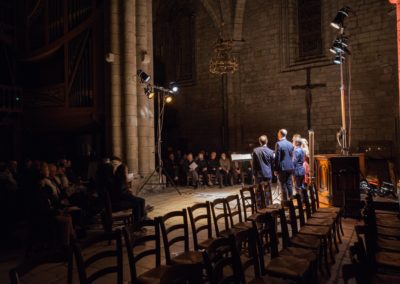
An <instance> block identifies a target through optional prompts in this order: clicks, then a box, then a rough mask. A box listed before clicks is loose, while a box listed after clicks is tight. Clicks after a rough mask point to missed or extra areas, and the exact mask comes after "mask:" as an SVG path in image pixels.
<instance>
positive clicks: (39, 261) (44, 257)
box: [9, 253, 65, 284]
mask: <svg viewBox="0 0 400 284" xmlns="http://www.w3.org/2000/svg"><path fill="white" fill-rule="evenodd" d="M64 261H65V257H64V256H60V255H59V254H55V253H41V254H35V255H32V256H30V257H28V258H25V259H24V261H23V262H22V263H21V264H19V265H18V266H16V267H14V268H12V269H11V270H10V271H9V276H10V283H11V284H20V283H21V278H23V277H24V276H25V275H27V274H28V273H29V272H31V271H33V270H34V269H35V268H37V267H39V266H41V265H44V264H49V263H63V262H64ZM22 282H23V283H24V281H22Z"/></svg>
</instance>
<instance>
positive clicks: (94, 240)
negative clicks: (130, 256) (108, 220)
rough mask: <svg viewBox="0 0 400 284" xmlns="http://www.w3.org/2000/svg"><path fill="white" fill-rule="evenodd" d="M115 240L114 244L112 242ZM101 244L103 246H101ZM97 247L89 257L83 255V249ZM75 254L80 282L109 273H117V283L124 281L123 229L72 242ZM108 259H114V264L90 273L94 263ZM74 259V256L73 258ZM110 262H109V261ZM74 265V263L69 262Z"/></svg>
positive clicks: (83, 282)
mask: <svg viewBox="0 0 400 284" xmlns="http://www.w3.org/2000/svg"><path fill="white" fill-rule="evenodd" d="M112 242H114V244H112ZM110 243H111V244H110ZM100 246H101V247H100ZM93 247H96V249H95V250H94V249H93V251H95V253H94V254H92V255H90V256H89V257H84V256H83V253H82V252H83V251H84V250H88V249H89V248H90V249H92V248H93ZM72 249H73V254H74V256H75V260H76V265H77V269H78V275H79V282H80V283H81V284H89V283H93V282H95V280H97V279H100V278H101V277H103V276H105V275H107V274H116V275H117V283H119V284H122V283H123V279H124V278H123V258H122V240H121V231H120V230H119V229H117V230H115V231H114V232H108V233H103V234H99V235H95V236H93V237H90V238H89V239H87V240H85V241H84V242H82V243H79V244H78V243H77V242H74V243H73V244H72ZM104 259H107V260H108V261H109V260H110V259H114V260H113V261H112V264H110V265H108V266H106V267H103V268H101V269H98V270H97V271H96V272H94V273H92V274H90V275H89V271H88V268H89V267H93V266H92V265H93V264H95V263H97V262H99V261H104ZM70 261H72V258H71V260H70ZM107 263H108V262H107ZM69 265H70V267H72V263H70V264H69Z"/></svg>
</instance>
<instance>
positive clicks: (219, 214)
mask: <svg viewBox="0 0 400 284" xmlns="http://www.w3.org/2000/svg"><path fill="white" fill-rule="evenodd" d="M210 205H211V213H212V216H213V221H214V230H215V234H216V236H217V237H224V236H228V235H230V234H232V233H233V232H232V230H230V228H229V221H228V218H229V215H228V210H227V205H226V201H225V198H217V199H215V200H214V201H212V202H211V203H210Z"/></svg>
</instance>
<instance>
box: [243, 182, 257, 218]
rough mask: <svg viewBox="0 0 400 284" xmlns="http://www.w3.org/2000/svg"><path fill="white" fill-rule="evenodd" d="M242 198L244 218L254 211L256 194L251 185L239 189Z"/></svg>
mask: <svg viewBox="0 0 400 284" xmlns="http://www.w3.org/2000/svg"><path fill="white" fill-rule="evenodd" d="M240 197H241V198H242V205H243V214H244V220H247V218H248V217H249V216H251V215H253V214H254V213H256V196H255V193H254V188H253V187H244V188H242V189H240Z"/></svg>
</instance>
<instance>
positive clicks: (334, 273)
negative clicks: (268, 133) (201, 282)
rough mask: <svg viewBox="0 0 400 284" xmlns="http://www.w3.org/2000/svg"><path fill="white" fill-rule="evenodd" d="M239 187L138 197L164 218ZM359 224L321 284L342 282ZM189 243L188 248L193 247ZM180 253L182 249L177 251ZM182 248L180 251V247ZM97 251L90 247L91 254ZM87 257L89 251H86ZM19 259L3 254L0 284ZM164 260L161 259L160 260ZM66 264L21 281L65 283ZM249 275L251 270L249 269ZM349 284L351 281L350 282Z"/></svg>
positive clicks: (349, 230)
mask: <svg viewBox="0 0 400 284" xmlns="http://www.w3.org/2000/svg"><path fill="white" fill-rule="evenodd" d="M239 189H240V187H239V186H234V187H225V188H221V189H220V188H217V187H212V188H208V187H207V188H199V189H197V190H194V189H193V188H179V190H180V191H181V193H182V195H179V194H178V193H177V191H175V189H173V188H167V189H164V190H163V191H161V192H152V193H147V194H144V195H143V194H141V196H142V197H144V198H145V199H146V202H147V204H151V205H153V206H154V207H155V209H154V211H153V212H151V213H150V214H149V217H156V216H160V215H163V214H165V213H167V212H169V211H174V210H180V209H182V208H185V207H188V206H191V205H193V204H195V203H198V202H203V201H206V200H208V201H212V200H214V199H216V198H220V197H225V196H228V195H231V194H239ZM274 198H275V202H276V203H279V196H278V194H276V193H275V195H274ZM357 223H358V221H357V220H354V219H344V220H343V229H344V233H345V235H344V237H343V238H342V240H343V242H342V243H341V244H340V245H339V252H338V253H336V255H335V260H336V261H335V263H334V264H331V277H330V279H327V276H324V275H320V276H319V279H320V281H319V282H320V283H343V280H342V277H341V266H342V264H345V263H350V258H349V255H348V248H349V246H350V245H351V243H352V242H354V239H355V237H354V225H355V224H357ZM192 247H193V246H192V244H191V248H192ZM178 249H179V250H181V248H178ZM182 249H183V248H182ZM94 250H96V248H93V249H92V250H91V251H94ZM88 254H90V251H88ZM21 257H22V251H11V252H8V253H7V254H5V255H4V254H3V256H2V257H0V283H9V279H8V271H9V269H10V268H12V267H13V266H15V265H16V263H18V262H19V261H20V259H21ZM269 258H270V256H269V254H268V255H266V256H265V261H266V263H267V262H268V261H269ZM162 261H164V258H163V259H162ZM153 263H154V261H153V260H151V259H144V261H143V262H142V263H140V266H139V267H138V273H139V274H140V273H141V272H143V271H145V270H147V269H149V268H151V267H153ZM66 268H67V265H66V263H60V264H49V265H44V266H41V267H39V268H37V269H36V270H34V271H33V272H32V273H30V274H28V275H27V276H26V277H25V278H24V279H23V280H24V283H29V284H35V283H40V284H42V283H57V284H61V283H66ZM249 272H250V270H249ZM124 278H125V280H126V282H127V283H128V281H129V266H128V259H127V255H126V252H124ZM247 278H248V279H252V275H251V274H250V275H247ZM74 283H79V281H78V278H77V273H76V271H74ZM96 283H115V278H113V277H112V276H109V277H105V278H104V280H103V281H98V282H96ZM350 283H351V282H350Z"/></svg>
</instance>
